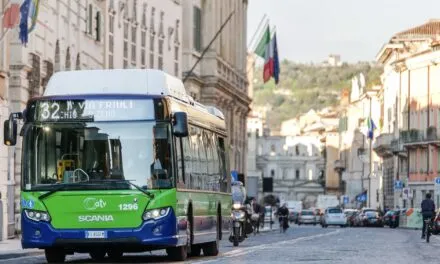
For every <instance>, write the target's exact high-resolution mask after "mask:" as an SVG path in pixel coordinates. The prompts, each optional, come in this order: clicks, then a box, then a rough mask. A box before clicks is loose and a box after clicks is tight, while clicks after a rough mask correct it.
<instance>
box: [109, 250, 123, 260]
mask: <svg viewBox="0 0 440 264" xmlns="http://www.w3.org/2000/svg"><path fill="white" fill-rule="evenodd" d="M107 255H108V257H109V258H110V259H112V260H118V259H120V258H122V256H123V255H124V252H122V251H121V250H118V249H111V250H109V251H108V252H107Z"/></svg>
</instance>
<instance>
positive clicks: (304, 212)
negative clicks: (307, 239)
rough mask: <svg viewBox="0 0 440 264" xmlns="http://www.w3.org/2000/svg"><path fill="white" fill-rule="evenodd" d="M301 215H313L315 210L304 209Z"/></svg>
mask: <svg viewBox="0 0 440 264" xmlns="http://www.w3.org/2000/svg"><path fill="white" fill-rule="evenodd" d="M301 215H313V211H302V212H301Z"/></svg>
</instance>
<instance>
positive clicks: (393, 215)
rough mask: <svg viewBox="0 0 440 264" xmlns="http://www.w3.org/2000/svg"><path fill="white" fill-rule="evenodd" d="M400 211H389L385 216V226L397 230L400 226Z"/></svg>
mask: <svg viewBox="0 0 440 264" xmlns="http://www.w3.org/2000/svg"><path fill="white" fill-rule="evenodd" d="M399 218H400V211H397V210H389V211H388V212H386V213H385V215H384V216H383V224H384V225H387V226H389V227H390V228H396V227H398V226H399Z"/></svg>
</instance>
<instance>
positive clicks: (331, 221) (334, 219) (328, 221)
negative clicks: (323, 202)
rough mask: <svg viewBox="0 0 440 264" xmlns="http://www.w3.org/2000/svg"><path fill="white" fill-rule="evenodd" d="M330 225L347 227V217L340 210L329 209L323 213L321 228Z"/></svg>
mask: <svg viewBox="0 0 440 264" xmlns="http://www.w3.org/2000/svg"><path fill="white" fill-rule="evenodd" d="M330 225H336V226H340V227H346V226H347V217H346V216H345V214H344V212H343V211H342V209H340V208H335V207H330V208H327V209H326V210H325V212H324V217H323V223H322V227H324V228H326V227H328V226H330Z"/></svg>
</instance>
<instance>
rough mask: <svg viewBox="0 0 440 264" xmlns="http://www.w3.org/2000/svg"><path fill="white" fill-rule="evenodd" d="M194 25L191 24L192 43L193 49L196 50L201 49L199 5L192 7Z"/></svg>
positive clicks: (200, 12)
mask: <svg viewBox="0 0 440 264" xmlns="http://www.w3.org/2000/svg"><path fill="white" fill-rule="evenodd" d="M193 12H194V21H193V23H194V26H193V37H194V39H193V42H194V43H193V44H194V49H195V50H196V51H198V52H201V51H202V11H201V9H200V8H199V7H196V6H195V7H194V8H193Z"/></svg>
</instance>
